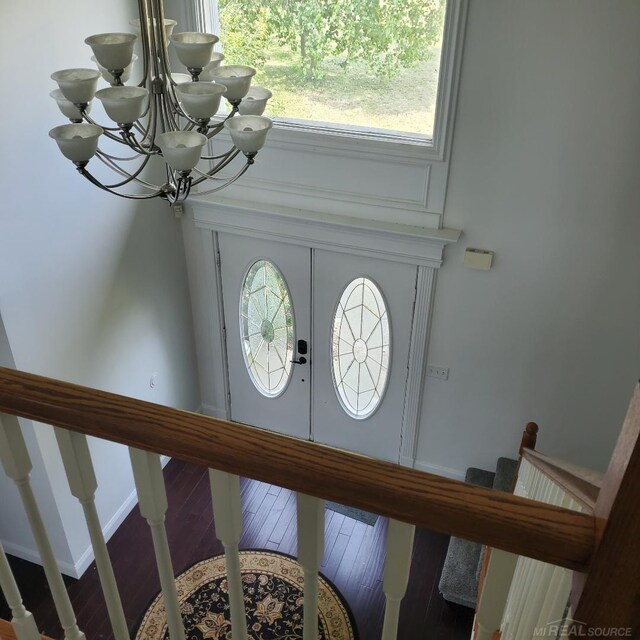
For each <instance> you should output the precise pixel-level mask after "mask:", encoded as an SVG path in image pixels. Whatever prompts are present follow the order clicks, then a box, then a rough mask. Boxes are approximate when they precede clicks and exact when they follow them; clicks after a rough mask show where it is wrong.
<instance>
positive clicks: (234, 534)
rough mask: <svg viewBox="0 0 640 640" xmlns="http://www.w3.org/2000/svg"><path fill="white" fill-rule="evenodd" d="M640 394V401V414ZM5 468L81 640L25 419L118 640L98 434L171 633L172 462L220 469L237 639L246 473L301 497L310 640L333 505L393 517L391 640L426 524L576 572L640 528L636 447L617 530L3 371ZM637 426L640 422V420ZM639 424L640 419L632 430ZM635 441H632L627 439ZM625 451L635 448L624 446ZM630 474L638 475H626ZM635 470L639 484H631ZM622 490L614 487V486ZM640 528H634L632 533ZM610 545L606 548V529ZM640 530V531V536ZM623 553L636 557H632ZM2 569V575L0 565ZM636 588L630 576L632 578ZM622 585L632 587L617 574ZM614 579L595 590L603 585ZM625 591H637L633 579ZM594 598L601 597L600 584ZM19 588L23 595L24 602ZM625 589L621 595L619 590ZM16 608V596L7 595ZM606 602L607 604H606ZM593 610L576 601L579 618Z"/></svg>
mask: <svg viewBox="0 0 640 640" xmlns="http://www.w3.org/2000/svg"><path fill="white" fill-rule="evenodd" d="M638 398H640V392H637V393H636V396H634V402H635V403H636V405H638V406H640V400H638ZM0 411H1V412H3V415H1V416H0V418H1V426H0V458H1V460H2V464H3V466H4V468H5V471H6V472H7V474H8V475H9V476H10V477H11V478H13V479H14V481H15V482H16V484H17V485H18V488H19V490H20V494H21V496H22V498H23V503H24V505H25V509H26V511H27V514H28V515H29V519H30V522H31V525H32V529H33V531H34V535H35V536H36V540H37V542H38V546H39V549H40V553H41V556H42V561H43V565H44V566H45V571H46V575H47V580H48V581H49V585H50V587H51V591H52V595H53V596H54V600H55V604H56V609H57V612H58V615H59V617H60V620H61V622H62V625H63V628H64V630H65V638H66V639H68V640H81V639H82V638H84V635H83V634H82V632H81V631H80V630H79V629H78V627H77V623H76V619H75V614H74V612H73V608H72V607H71V603H70V602H69V598H68V596H67V594H66V592H65V591H64V585H63V584H62V580H61V577H60V573H59V571H58V568H57V566H56V564H55V558H54V557H53V553H52V552H51V546H50V544H49V542H48V540H47V538H46V531H44V527H42V518H41V516H40V513H39V507H38V505H37V503H36V500H35V498H34V497H33V492H32V491H31V489H30V484H29V475H30V470H31V461H30V459H29V455H28V451H27V448H26V446H25V443H24V439H23V437H22V433H21V430H20V424H19V422H18V420H17V419H16V416H19V417H22V418H27V419H31V420H34V421H37V422H44V423H48V424H51V425H53V426H54V428H55V429H56V435H57V437H58V443H59V446H60V451H61V454H62V458H63V461H64V464H65V470H66V473H67V477H68V480H69V486H70V488H71V491H72V493H73V494H74V495H75V496H76V497H77V498H78V499H79V500H80V502H81V504H82V505H83V509H84V512H85V516H86V520H87V526H88V527H89V531H90V532H92V533H91V543H92V545H93V548H94V553H95V556H96V559H98V557H100V558H101V560H100V562H99V563H97V566H98V571H99V575H100V581H101V584H102V587H103V591H104V594H105V598H106V599H107V601H108V603H109V616H110V619H111V622H112V627H113V630H114V636H115V637H117V638H118V640H124V638H125V637H127V636H128V631H125V629H126V624H124V621H123V619H122V615H121V611H122V605H121V603H120V598H119V596H118V589H117V585H116V584H115V580H114V579H113V571H112V569H111V565H110V561H109V557H108V553H107V551H106V547H105V546H104V539H103V538H102V533H101V532H100V531H99V526H98V525H97V524H96V518H95V517H94V515H95V507H94V506H93V497H94V494H95V491H96V487H97V483H96V482H95V474H94V473H93V466H92V462H91V456H90V454H89V448H88V446H87V443H86V436H87V435H91V436H94V437H98V438H103V439H106V440H110V441H113V442H118V443H121V444H124V445H127V446H129V448H130V453H131V456H130V457H131V463H132V467H133V471H134V480H135V484H136V489H137V493H138V499H139V506H140V511H141V513H142V515H143V517H144V518H145V519H146V520H147V522H148V523H149V526H150V528H151V533H152V538H153V544H154V549H155V553H156V561H157V566H158V572H159V575H160V578H161V586H162V592H163V595H164V600H165V608H166V610H167V617H168V625H169V633H170V636H171V637H172V638H174V639H179V638H182V637H184V630H183V624H182V619H181V617H180V610H179V602H178V596H177V592H176V587H175V582H174V579H173V578H174V572H173V567H172V563H171V554H170V550H169V547H168V544H167V538H166V532H165V530H164V515H165V513H166V510H167V499H166V492H165V488H164V480H163V476H162V471H161V465H160V457H159V456H160V455H168V456H171V457H175V458H178V459H181V460H184V461H187V462H193V463H197V464H201V465H205V466H207V467H208V468H209V469H211V474H210V477H211V490H212V499H213V506H214V518H215V524H216V532H217V535H218V536H219V538H220V539H221V541H222V543H223V546H224V549H225V558H226V568H227V574H228V583H229V597H230V607H231V621H232V633H233V637H234V638H235V639H240V640H243V639H245V638H246V637H247V633H246V627H245V622H244V603H243V600H242V591H241V579H240V575H239V568H240V567H239V562H238V551H237V547H238V540H239V538H240V532H241V529H242V512H241V505H240V492H239V484H238V476H239V475H245V476H248V477H251V478H254V479H256V480H260V481H263V482H268V483H270V484H275V485H279V486H281V487H285V488H288V489H291V490H293V491H296V492H298V522H299V532H298V535H299V545H298V548H299V560H300V563H301V565H302V567H303V570H304V577H305V582H304V619H305V623H306V624H305V626H304V640H315V639H316V638H317V623H316V624H314V622H315V621H317V606H318V601H317V599H318V591H317V578H318V568H319V562H320V561H319V559H320V558H321V556H322V544H323V539H322V538H323V536H322V520H321V519H322V514H323V501H324V500H333V501H336V502H341V503H343V504H348V505H351V506H355V507H357V508H360V509H364V510H367V511H371V512H374V513H377V514H380V515H382V516H386V517H389V518H390V519H391V522H390V527H389V535H388V538H387V557H386V565H385V573H384V592H385V595H386V610H385V619H384V625H383V637H384V639H385V640H392V639H393V638H395V637H396V634H397V622H398V615H399V603H400V601H401V600H402V598H403V596H404V593H405V591H406V586H407V580H408V574H409V566H410V557H411V550H412V542H413V532H414V528H415V526H421V527H425V528H430V529H433V530H436V531H440V532H443V533H447V534H450V535H456V536H460V537H465V538H468V539H470V540H474V541H477V542H480V543H483V544H487V545H490V546H492V547H494V548H496V549H503V550H506V551H509V552H511V553H514V554H518V555H522V556H526V557H530V558H534V559H536V560H541V561H544V562H547V563H551V564H554V565H557V566H560V567H564V568H567V569H571V570H575V571H582V572H586V571H587V570H588V569H589V568H590V567H593V566H594V565H595V566H598V562H599V557H600V555H601V554H604V553H609V550H608V549H606V548H605V549H603V548H602V545H603V544H604V541H605V540H607V534H608V532H609V531H610V530H613V534H612V535H613V536H614V538H615V540H616V542H617V543H618V544H620V542H621V540H622V543H623V544H626V545H627V546H629V547H630V548H631V547H633V545H636V544H637V539H640V535H638V536H637V537H636V538H633V537H629V533H630V534H631V536H633V533H634V531H633V530H632V531H631V532H626V531H624V532H621V531H620V526H619V524H620V523H619V521H618V516H617V514H618V510H619V509H618V498H617V496H618V495H621V494H622V495H623V496H624V498H625V499H628V498H627V494H628V493H629V491H628V490H627V489H628V487H629V485H630V484H632V483H634V482H636V481H637V478H636V473H638V474H640V471H639V469H640V464H637V462H638V461H637V457H638V456H640V446H636V440H634V441H633V443H632V451H633V456H627V457H626V458H624V460H623V466H624V470H623V472H622V473H621V474H620V473H618V474H617V475H616V478H618V479H619V486H618V487H617V490H616V491H611V492H610V493H611V496H612V505H613V506H612V507H611V509H610V511H611V515H610V516H609V521H608V522H606V521H602V522H599V521H598V520H597V518H596V517H594V515H592V514H589V513H580V512H577V511H572V510H570V509H567V508H565V507H562V506H556V505H552V504H548V503H544V502H539V501H535V500H530V499H528V498H526V497H521V496H517V495H516V496H514V495H510V494H505V493H501V492H495V491H493V490H490V489H484V488H482V487H476V486H472V485H467V484H465V483H462V482H458V481H455V480H450V479H447V478H442V477H439V476H435V475H432V474H427V473H422V472H420V471H417V470H414V469H409V468H406V467H401V466H398V465H394V464H391V463H387V462H383V461H379V460H373V459H370V458H367V457H364V456H361V455H357V454H353V453H349V452H346V451H341V450H337V449H333V448H330V447H326V446H323V445H319V444H315V443H312V442H307V441H302V440H298V439H295V438H291V437H287V436H283V435H280V434H275V433H272V432H269V431H265V430H262V429H256V428H253V427H248V426H245V425H240V424H236V423H231V422H227V421H225V420H218V419H214V418H209V417H205V416H201V415H199V414H194V413H188V412H184V411H179V410H176V409H171V408H168V407H163V406H159V405H155V404H151V403H148V402H144V401H140V400H135V399H132V398H126V397H122V396H118V395H115V394H111V393H106V392H102V391H97V390H94V389H88V388H85V387H81V386H78V385H73V384H69V383H65V382H61V381H57V380H51V379H47V378H43V377H41V376H35V375H31V374H27V373H24V372H20V371H14V370H8V369H0ZM636 413H637V415H636V416H635V418H633V420H637V422H638V423H639V424H640V411H637V406H636ZM633 420H632V421H633ZM625 442H626V441H625ZM625 446H626V445H625ZM627 468H628V469H627ZM627 470H628V473H627ZM612 486H613V485H612ZM636 525H638V523H636V522H635V521H634V522H632V529H633V527H634V526H636ZM601 529H602V530H603V531H604V534H603V538H602V540H603V542H601V543H600V545H598V531H599V530H601ZM637 533H639V534H640V526H639V527H638V531H637ZM618 550H620V547H618ZM623 551H624V549H623ZM0 566H1V565H0ZM0 575H2V576H3V581H2V584H1V585H0V586H1V587H2V589H3V592H4V593H5V597H6V594H7V593H9V594H10V597H11V602H12V603H13V604H12V605H11V606H12V612H13V615H14V628H15V631H16V635H17V637H18V639H19V640H35V638H34V637H33V629H32V625H30V624H29V623H26V624H22V623H21V619H22V618H25V617H26V618H27V619H28V618H29V616H28V614H27V613H26V612H23V611H22V609H21V606H22V605H21V604H20V602H19V596H18V597H16V593H17V592H16V590H15V589H13V585H11V584H10V583H11V579H8V580H6V579H4V578H5V576H4V574H0ZM623 577H624V576H623ZM618 579H619V576H618ZM605 582H606V579H605V578H602V577H598V579H597V583H596V584H595V586H596V587H598V588H603V587H604V584H605ZM625 585H626V586H628V585H631V586H629V589H631V590H632V591H633V589H635V592H634V593H636V594H637V590H638V585H637V584H635V586H633V584H632V580H631V577H630V578H629V580H627V581H625ZM583 588H584V593H585V594H587V595H588V594H590V593H591V592H592V589H593V588H594V580H593V579H592V576H591V573H588V574H587V577H586V580H585V582H584V585H583ZM12 589H13V591H12ZM615 591H616V590H615V589H613V592H615ZM7 599H9V598H7ZM605 600H606V598H605ZM580 606H581V603H580V601H578V602H577V607H578V611H582V610H581V609H580ZM618 611H620V612H621V615H622V617H621V618H620V619H619V622H620V624H621V625H622V624H623V623H627V622H628V623H629V624H631V623H632V622H633V623H634V624H635V621H633V620H632V612H631V610H629V611H628V612H625V611H623V610H621V609H618ZM583 615H584V616H586V618H585V619H586V620H587V622H590V621H591V620H594V621H598V623H599V622H600V621H601V620H604V618H603V615H604V613H603V611H602V607H600V606H599V605H598V606H595V607H592V609H590V610H589V611H587V612H585V611H583Z"/></svg>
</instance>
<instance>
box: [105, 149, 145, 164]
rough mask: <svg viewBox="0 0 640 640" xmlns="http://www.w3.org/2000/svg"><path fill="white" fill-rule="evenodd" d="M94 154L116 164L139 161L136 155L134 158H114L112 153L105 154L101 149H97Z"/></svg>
mask: <svg viewBox="0 0 640 640" xmlns="http://www.w3.org/2000/svg"><path fill="white" fill-rule="evenodd" d="M96 153H98V154H100V155H102V156H103V157H105V158H108V159H109V160H113V161H117V162H131V161H132V160H139V159H140V154H139V153H136V155H135V156H127V157H125V156H114V155H113V154H112V153H107V152H106V151H103V150H102V149H99V150H98V151H97V152H96Z"/></svg>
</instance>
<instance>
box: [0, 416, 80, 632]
mask: <svg viewBox="0 0 640 640" xmlns="http://www.w3.org/2000/svg"><path fill="white" fill-rule="evenodd" d="M0 458H1V459H2V465H3V467H4V470H5V473H6V474H7V475H8V476H9V477H10V478H11V479H12V480H13V481H14V482H15V483H16V486H17V487H18V491H19V492H20V497H21V498H22V503H23V505H24V508H25V511H26V512H27V517H28V518H29V524H30V525H31V531H32V533H33V537H34V539H35V541H36V545H37V547H38V551H39V553H40V559H41V560H42V566H43V568H44V572H45V575H46V577H47V582H48V583H49V588H50V589H51V596H52V598H53V602H54V605H55V607H56V612H57V613H58V618H59V619H60V624H61V625H62V628H63V629H64V636H65V638H66V640H85V635H84V633H82V632H81V631H80V629H79V628H78V625H77V623H76V616H75V613H74V611H73V607H72V606H71V601H70V600H69V594H68V593H67V590H66V588H65V586H64V581H63V579H62V575H61V573H60V569H59V568H58V563H57V562H56V557H55V554H54V553H53V549H52V548H51V543H50V542H49V537H48V535H47V530H46V528H45V526H44V522H43V521H42V515H41V514H40V509H39V507H38V503H37V502H36V498H35V495H34V494H33V489H32V488H31V478H30V476H31V469H32V464H31V458H30V457H29V452H28V451H27V445H26V443H25V441H24V438H23V436H22V431H21V430H20V424H19V423H18V419H17V418H16V417H15V416H12V415H8V414H1V415H0Z"/></svg>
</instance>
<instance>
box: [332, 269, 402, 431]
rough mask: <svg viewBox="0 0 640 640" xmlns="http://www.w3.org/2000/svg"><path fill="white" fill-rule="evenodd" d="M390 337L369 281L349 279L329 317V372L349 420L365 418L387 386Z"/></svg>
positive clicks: (379, 301) (379, 299) (384, 310)
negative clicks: (331, 315) (333, 311)
mask: <svg viewBox="0 0 640 640" xmlns="http://www.w3.org/2000/svg"><path fill="white" fill-rule="evenodd" d="M390 349H391V337H390V334H389V314H388V313H387V305H386V304H385V301H384V298H383V297H382V293H381V292H380V289H379V288H378V286H377V285H376V284H375V283H374V282H373V281H372V280H370V279H369V278H366V277H360V278H356V279H355V280H352V281H351V282H350V283H349V284H348V285H347V287H346V288H345V290H344V291H343V293H342V295H341V296H340V301H339V302H338V306H337V308H336V311H335V313H334V316H333V327H332V332H331V357H332V372H333V382H334V386H335V389H336V391H337V393H338V397H339V398H340V403H341V404H342V407H343V409H344V410H345V411H346V412H347V414H349V415H350V416H351V417H352V418H356V419H359V420H362V419H364V418H368V417H369V416H370V415H371V414H372V413H374V411H375V410H376V409H377V408H378V405H379V404H380V402H381V401H382V397H383V395H384V392H385V388H386V386H387V378H388V375H389V358H390Z"/></svg>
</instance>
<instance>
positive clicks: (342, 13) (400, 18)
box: [218, 0, 446, 138]
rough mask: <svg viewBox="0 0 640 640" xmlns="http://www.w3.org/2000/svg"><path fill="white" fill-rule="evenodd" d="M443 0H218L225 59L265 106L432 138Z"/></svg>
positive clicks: (290, 114) (300, 116)
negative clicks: (262, 94)
mask: <svg viewBox="0 0 640 640" xmlns="http://www.w3.org/2000/svg"><path fill="white" fill-rule="evenodd" d="M445 5H446V0H340V1H336V0H218V12H219V21H220V36H221V41H222V43H224V54H225V56H226V59H227V61H228V62H230V63H235V64H249V65H253V66H257V67H258V74H257V75H256V77H255V78H254V83H255V84H259V85H262V86H265V87H268V88H269V89H271V90H272V91H273V94H274V96H273V99H272V100H271V102H270V104H269V107H268V110H267V112H266V114H267V115H270V116H280V117H283V118H286V119H294V120H305V121H314V122H318V123H324V124H330V125H338V126H347V127H349V128H354V127H355V128H363V129H365V130H368V131H374V132H375V131H394V132H404V133H410V134H413V135H416V134H417V135H419V136H424V137H426V138H430V137H431V136H432V135H433V132H434V120H435V111H436V97H437V91H438V80H439V70H440V60H441V48H442V40H443V25H444V17H445Z"/></svg>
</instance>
